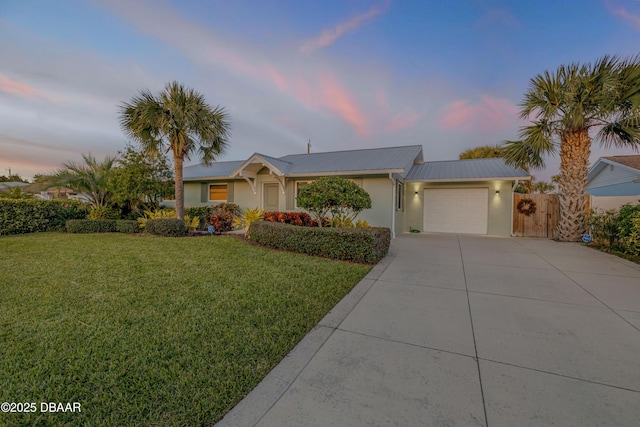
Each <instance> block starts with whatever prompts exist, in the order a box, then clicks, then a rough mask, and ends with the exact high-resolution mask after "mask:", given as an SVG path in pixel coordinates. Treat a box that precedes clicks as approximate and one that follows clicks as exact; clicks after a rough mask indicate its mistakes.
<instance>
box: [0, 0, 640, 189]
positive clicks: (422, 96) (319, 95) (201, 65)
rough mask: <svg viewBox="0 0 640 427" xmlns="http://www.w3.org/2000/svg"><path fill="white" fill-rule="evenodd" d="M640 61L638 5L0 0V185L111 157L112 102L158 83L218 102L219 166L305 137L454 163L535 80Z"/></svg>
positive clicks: (514, 117) (490, 140)
mask: <svg viewBox="0 0 640 427" xmlns="http://www.w3.org/2000/svg"><path fill="white" fill-rule="evenodd" d="M639 52H640V1H637V0H571V1H570V0H567V1H547V0H539V1H535V0H532V1H529V2H522V1H488V0H487V1H483V0H468V1H463V0H453V1H447V2H444V1H426V0H425V1H418V0H404V1H403V0H395V1H393V0H328V1H322V2H317V1H290V0H286V1H271V0H261V1H255V0H253V1H249V0H235V1H228V0H226V1H217V0H209V1H204V0H190V1H168V0H137V1H127V0H87V1H80V0H42V1H35V0H33V1H31V0H23V1H13V0H0V175H1V174H6V173H7V169H8V168H11V171H12V172H13V173H19V174H20V175H22V176H23V177H27V178H30V177H31V176H33V174H35V173H43V172H48V171H51V170H53V169H55V168H57V167H59V166H60V165H61V164H62V163H63V162H65V161H68V160H73V161H78V160H80V159H81V153H92V154H93V155H95V156H97V157H102V156H106V155H114V154H116V153H117V151H118V150H121V149H123V148H124V146H125V143H126V141H127V140H126V137H125V135H124V134H123V132H122V131H121V129H120V127H119V121H118V105H120V103H122V102H125V101H129V100H130V99H131V98H132V97H133V96H135V95H136V94H137V93H138V92H139V91H140V90H142V89H149V90H151V91H153V92H159V91H160V90H161V89H162V87H163V86H164V85H165V84H166V83H168V82H170V81H172V80H177V81H179V82H181V83H184V84H185V85H187V86H191V87H193V88H195V89H196V90H198V91H199V92H201V93H203V94H204V95H205V97H206V99H207V101H208V102H209V103H210V104H212V105H222V106H224V107H225V108H226V109H227V112H228V113H229V118H230V121H231V123H232V135H231V138H230V144H229V147H228V150H227V151H226V152H225V153H224V155H223V156H221V157H220V160H241V159H245V158H247V157H248V156H249V155H250V154H252V153H253V152H262V153H265V154H269V155H274V156H281V155H286V154H293V153H301V152H305V150H306V144H307V141H308V140H309V139H311V144H312V150H313V151H317V152H320V151H333V150H343V149H355V148H369V147H371V148H373V147H383V146H395V145H408V144H422V145H423V147H424V154H425V159H427V160H448V159H455V158H457V156H458V154H459V153H460V152H461V151H463V150H465V149H467V148H471V147H475V146H479V145H485V144H497V143H500V142H502V141H504V140H508V139H515V138H517V135H518V129H519V127H520V126H522V125H524V124H526V123H525V122H523V121H521V120H520V119H519V118H518V110H519V107H518V104H519V103H520V101H521V100H522V97H523V94H524V92H525V91H526V89H527V86H528V83H529V79H531V78H532V77H534V76H535V75H536V74H538V73H541V72H543V71H545V70H554V69H555V68H556V67H557V66H558V65H561V64H566V63H570V62H590V61H593V60H595V59H597V58H598V57H600V56H602V55H604V54H618V55H621V56H629V55H635V54H637V53H639ZM605 153H611V154H632V153H633V151H631V150H616V151H603V150H602V149H600V148H598V147H597V146H594V147H593V156H592V161H594V160H595V159H597V157H599V156H600V155H604V154H605ZM196 160H197V159H192V161H191V163H195V162H196ZM558 164H559V159H557V158H556V159H554V158H550V159H548V167H547V169H546V170H545V171H541V172H535V174H536V175H537V176H538V178H539V179H543V180H544V179H548V178H549V177H550V175H552V174H555V173H557V168H558Z"/></svg>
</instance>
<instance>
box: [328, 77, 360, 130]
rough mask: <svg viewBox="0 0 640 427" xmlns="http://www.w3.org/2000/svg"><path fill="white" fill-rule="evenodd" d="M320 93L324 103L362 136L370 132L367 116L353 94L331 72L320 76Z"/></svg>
mask: <svg viewBox="0 0 640 427" xmlns="http://www.w3.org/2000/svg"><path fill="white" fill-rule="evenodd" d="M319 89H320V93H319V94H318V95H319V96H321V99H322V103H323V105H324V106H325V107H326V108H328V109H329V110H330V111H332V112H333V113H335V114H337V115H338V116H339V117H340V118H342V119H343V120H344V121H346V122H347V123H349V125H351V127H352V128H354V129H355V131H356V133H358V135H360V136H367V135H368V134H369V129H368V124H367V118H366V117H365V115H364V113H363V112H362V111H360V109H359V108H358V106H357V105H356V103H355V102H354V101H353V99H352V98H351V95H350V94H349V93H348V92H347V90H346V89H345V88H343V87H342V85H340V83H339V82H338V81H337V80H336V79H335V77H333V75H331V74H328V73H326V74H323V75H321V76H320V88H319Z"/></svg>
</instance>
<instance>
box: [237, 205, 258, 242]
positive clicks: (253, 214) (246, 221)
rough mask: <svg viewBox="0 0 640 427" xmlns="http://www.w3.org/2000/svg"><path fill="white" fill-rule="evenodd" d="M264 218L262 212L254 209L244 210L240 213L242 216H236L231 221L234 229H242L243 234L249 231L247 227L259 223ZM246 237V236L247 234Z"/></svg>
mask: <svg viewBox="0 0 640 427" xmlns="http://www.w3.org/2000/svg"><path fill="white" fill-rule="evenodd" d="M263 218H264V211H263V210H262V209H260V208H258V207H256V208H255V209H245V210H244V211H243V212H242V216H237V217H236V219H235V220H234V221H233V225H234V226H236V227H242V229H243V230H244V232H245V234H247V232H248V231H249V226H251V224H253V223H254V222H256V221H260V220H262V219H263ZM247 237H248V234H247Z"/></svg>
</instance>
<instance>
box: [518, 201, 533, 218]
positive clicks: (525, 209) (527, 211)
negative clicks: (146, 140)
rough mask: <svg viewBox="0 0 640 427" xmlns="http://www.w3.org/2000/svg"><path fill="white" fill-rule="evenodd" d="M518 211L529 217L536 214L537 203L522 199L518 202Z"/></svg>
mask: <svg viewBox="0 0 640 427" xmlns="http://www.w3.org/2000/svg"><path fill="white" fill-rule="evenodd" d="M516 209H517V210H518V212H520V213H521V214H523V215H526V216H529V215H531V214H534V213H536V202H534V201H533V200H531V199H522V200H520V201H519V202H518V206H517V207H516Z"/></svg>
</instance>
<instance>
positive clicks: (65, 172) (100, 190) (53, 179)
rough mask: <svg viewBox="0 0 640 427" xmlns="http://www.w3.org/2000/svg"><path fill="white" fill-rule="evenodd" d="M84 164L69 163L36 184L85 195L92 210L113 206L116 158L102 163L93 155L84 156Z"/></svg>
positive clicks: (39, 186) (42, 176)
mask: <svg viewBox="0 0 640 427" xmlns="http://www.w3.org/2000/svg"><path fill="white" fill-rule="evenodd" d="M82 158H83V159H84V164H78V163H75V162H68V163H64V164H63V165H62V168H61V169H58V170H57V171H55V172H54V173H52V174H50V175H41V177H40V178H39V179H38V182H37V183H36V184H34V186H37V187H38V188H40V189H47V188H52V187H57V188H70V189H72V190H73V191H75V192H76V193H79V194H83V195H84V196H85V197H87V199H88V203H89V205H90V206H91V207H92V208H96V209H97V208H106V207H109V206H111V196H112V194H111V191H110V190H109V182H110V180H111V177H112V176H113V173H114V171H115V162H116V158H115V157H105V159H104V160H103V161H102V162H99V161H98V160H96V158H95V157H93V156H92V155H91V154H83V155H82Z"/></svg>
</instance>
